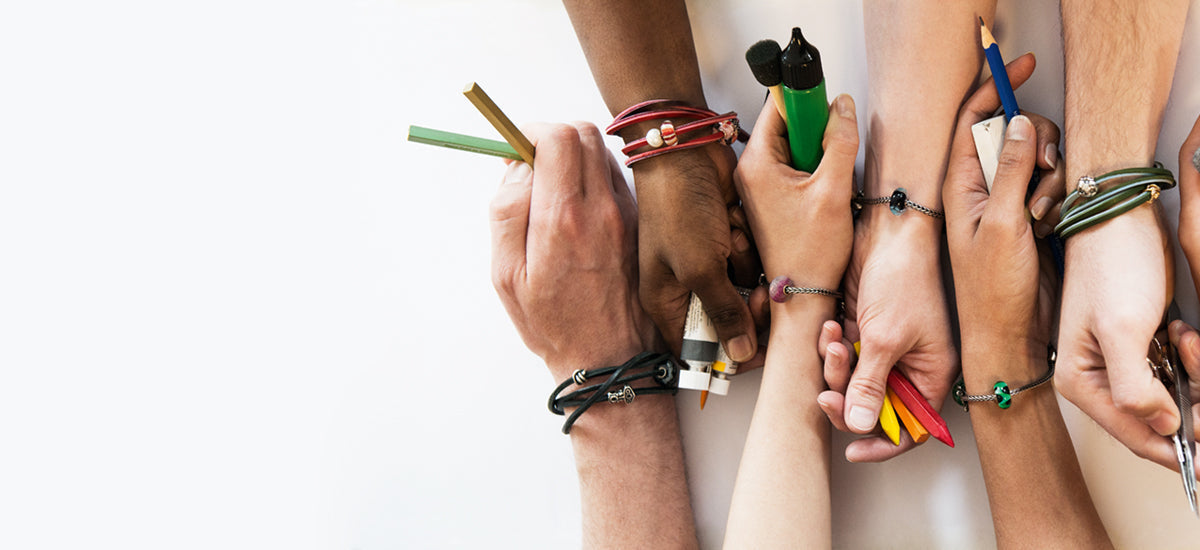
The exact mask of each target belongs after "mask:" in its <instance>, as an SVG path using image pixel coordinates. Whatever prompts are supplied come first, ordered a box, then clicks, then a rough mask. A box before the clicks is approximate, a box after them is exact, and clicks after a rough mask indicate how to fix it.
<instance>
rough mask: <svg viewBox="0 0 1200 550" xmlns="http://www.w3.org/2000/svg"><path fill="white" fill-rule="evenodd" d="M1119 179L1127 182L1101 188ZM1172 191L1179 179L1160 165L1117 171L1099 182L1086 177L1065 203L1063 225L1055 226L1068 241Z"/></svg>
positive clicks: (1082, 178) (1080, 181)
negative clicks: (1082, 232) (1080, 233)
mask: <svg viewBox="0 0 1200 550" xmlns="http://www.w3.org/2000/svg"><path fill="white" fill-rule="evenodd" d="M1124 178H1128V179H1124ZM1119 179H1124V181H1120V182H1118V183H1117V185H1115V186H1113V187H1110V188H1108V189H1106V190H1104V191H1103V192H1101V191H1100V186H1101V185H1103V184H1105V183H1109V182H1112V181H1115V180H1119ZM1172 187H1175V175H1174V174H1172V173H1171V171H1170V170H1167V169H1165V168H1163V166H1162V164H1160V163H1157V162H1156V163H1154V166H1152V167H1150V168H1128V169H1124V170H1114V171H1112V172H1109V173H1107V174H1104V175H1103V176H1100V177H1098V178H1092V177H1091V176H1083V177H1081V178H1079V184H1078V185H1077V186H1076V188H1075V190H1074V191H1071V193H1070V194H1068V195H1067V198H1066V199H1065V200H1064V201H1063V206H1062V221H1060V222H1059V223H1058V225H1057V226H1055V228H1054V232H1055V233H1056V234H1058V236H1059V237H1060V238H1063V239H1066V238H1067V237H1070V236H1071V235H1074V234H1076V233H1078V232H1080V231H1083V230H1084V229H1087V228H1089V227H1091V226H1093V225H1096V224H1098V223H1101V222H1104V221H1107V220H1111V219H1113V218H1115V217H1117V216H1119V215H1121V214H1124V213H1126V212H1128V211H1130V210H1133V209H1134V208H1137V207H1138V206H1141V205H1143V204H1147V203H1153V202H1154V201H1155V200H1158V196H1159V194H1160V193H1161V192H1162V191H1163V190H1165V189H1171V188H1172Z"/></svg>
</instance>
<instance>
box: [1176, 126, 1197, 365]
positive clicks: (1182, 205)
mask: <svg viewBox="0 0 1200 550" xmlns="http://www.w3.org/2000/svg"><path fill="white" fill-rule="evenodd" d="M1197 148H1200V118H1197V119H1196V123H1195V124H1194V125H1192V132H1191V133H1190V134H1188V137H1187V139H1185V140H1184V141H1183V145H1182V146H1181V147H1180V148H1179V246H1180V248H1182V249H1183V255H1184V257H1185V258H1186V259H1187V263H1188V269H1189V270H1190V271H1191V273H1192V284H1195V285H1196V286H1197V288H1198V289H1200V172H1197V171H1196V166H1195V164H1193V163H1192V156H1193V155H1195V153H1196V149H1197ZM1197 383H1198V384H1200V381H1198V382H1197Z"/></svg>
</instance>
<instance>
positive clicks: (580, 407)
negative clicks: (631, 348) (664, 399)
mask: <svg viewBox="0 0 1200 550" xmlns="http://www.w3.org/2000/svg"><path fill="white" fill-rule="evenodd" d="M640 369H645V370H642V371H641V372H637V373H633V374H628V375H627V374H626V373H628V372H629V371H632V370H640ZM602 377H607V378H605V380H604V381H603V382H601V383H599V384H593V385H591V386H586V387H582V388H580V389H577V390H575V391H573V392H571V393H568V394H566V395H561V396H560V395H559V394H561V393H562V392H563V390H565V389H567V387H568V386H570V385H571V384H576V385H579V386H583V385H584V383H586V382H587V381H588V379H592V378H602ZM647 378H650V379H652V380H653V381H654V384H655V385H654V386H649V387H643V388H637V389H635V388H633V387H632V386H630V384H631V383H633V382H636V381H638V380H644V379H647ZM613 387H616V388H618V389H617V390H616V391H610V390H612V388H613ZM677 391H679V365H678V364H677V363H676V362H675V359H674V358H672V357H671V355H670V354H669V353H654V352H649V351H644V352H642V353H639V354H637V355H635V356H633V357H632V358H631V359H629V360H628V361H626V362H624V363H622V364H620V365H617V366H615V367H604V368H599V369H592V370H583V369H579V370H577V371H575V373H574V374H572V375H571V377H570V378H568V379H566V380H564V381H563V383H561V384H559V385H558V387H557V388H554V393H551V394H550V401H549V403H547V406H548V407H549V409H550V412H552V413H554V414H557V415H559V416H563V415H566V407H576V409H575V410H574V411H571V414H570V415H568V416H567V420H566V422H564V423H563V427H562V432H563V433H564V434H569V433H571V426H573V425H574V424H575V421H576V420H578V419H579V416H580V415H582V414H583V413H584V412H586V411H587V410H588V409H589V408H591V406H592V405H594V404H595V403H596V402H597V401H599V400H600V399H602V398H603V399H606V400H607V401H608V402H609V403H613V404H626V403H633V400H634V398H635V397H637V396H638V395H654V394H664V393H670V394H674V393H676V392H677Z"/></svg>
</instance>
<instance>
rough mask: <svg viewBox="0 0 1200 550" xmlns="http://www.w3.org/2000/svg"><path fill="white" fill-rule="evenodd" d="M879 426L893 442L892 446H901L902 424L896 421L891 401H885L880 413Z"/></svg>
mask: <svg viewBox="0 0 1200 550" xmlns="http://www.w3.org/2000/svg"><path fill="white" fill-rule="evenodd" d="M879 426H880V427H882V428H883V433H885V434H887V436H888V439H890V440H892V445H899V444H900V423H899V422H897V421H896V411H895V410H894V409H892V404H891V402H890V400H888V399H884V400H883V409H881V410H880V411H879Z"/></svg>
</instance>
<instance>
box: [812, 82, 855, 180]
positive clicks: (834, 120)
mask: <svg viewBox="0 0 1200 550" xmlns="http://www.w3.org/2000/svg"><path fill="white" fill-rule="evenodd" d="M821 147H823V148H824V150H825V153H824V156H822V157H821V164H820V165H819V166H817V171H816V172H815V173H814V174H813V175H814V176H818V177H819V178H820V181H822V182H826V184H828V182H841V183H844V185H845V186H846V191H847V192H849V189H850V187H851V186H853V185H854V159H855V158H857V157H858V116H857V114H855V107H854V99H853V98H851V97H850V96H849V95H847V94H842V95H839V96H837V97H836V98H834V100H833V104H832V105H831V106H830V107H829V124H828V125H826V126H825V136H824V139H823V141H822V142H821Z"/></svg>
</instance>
